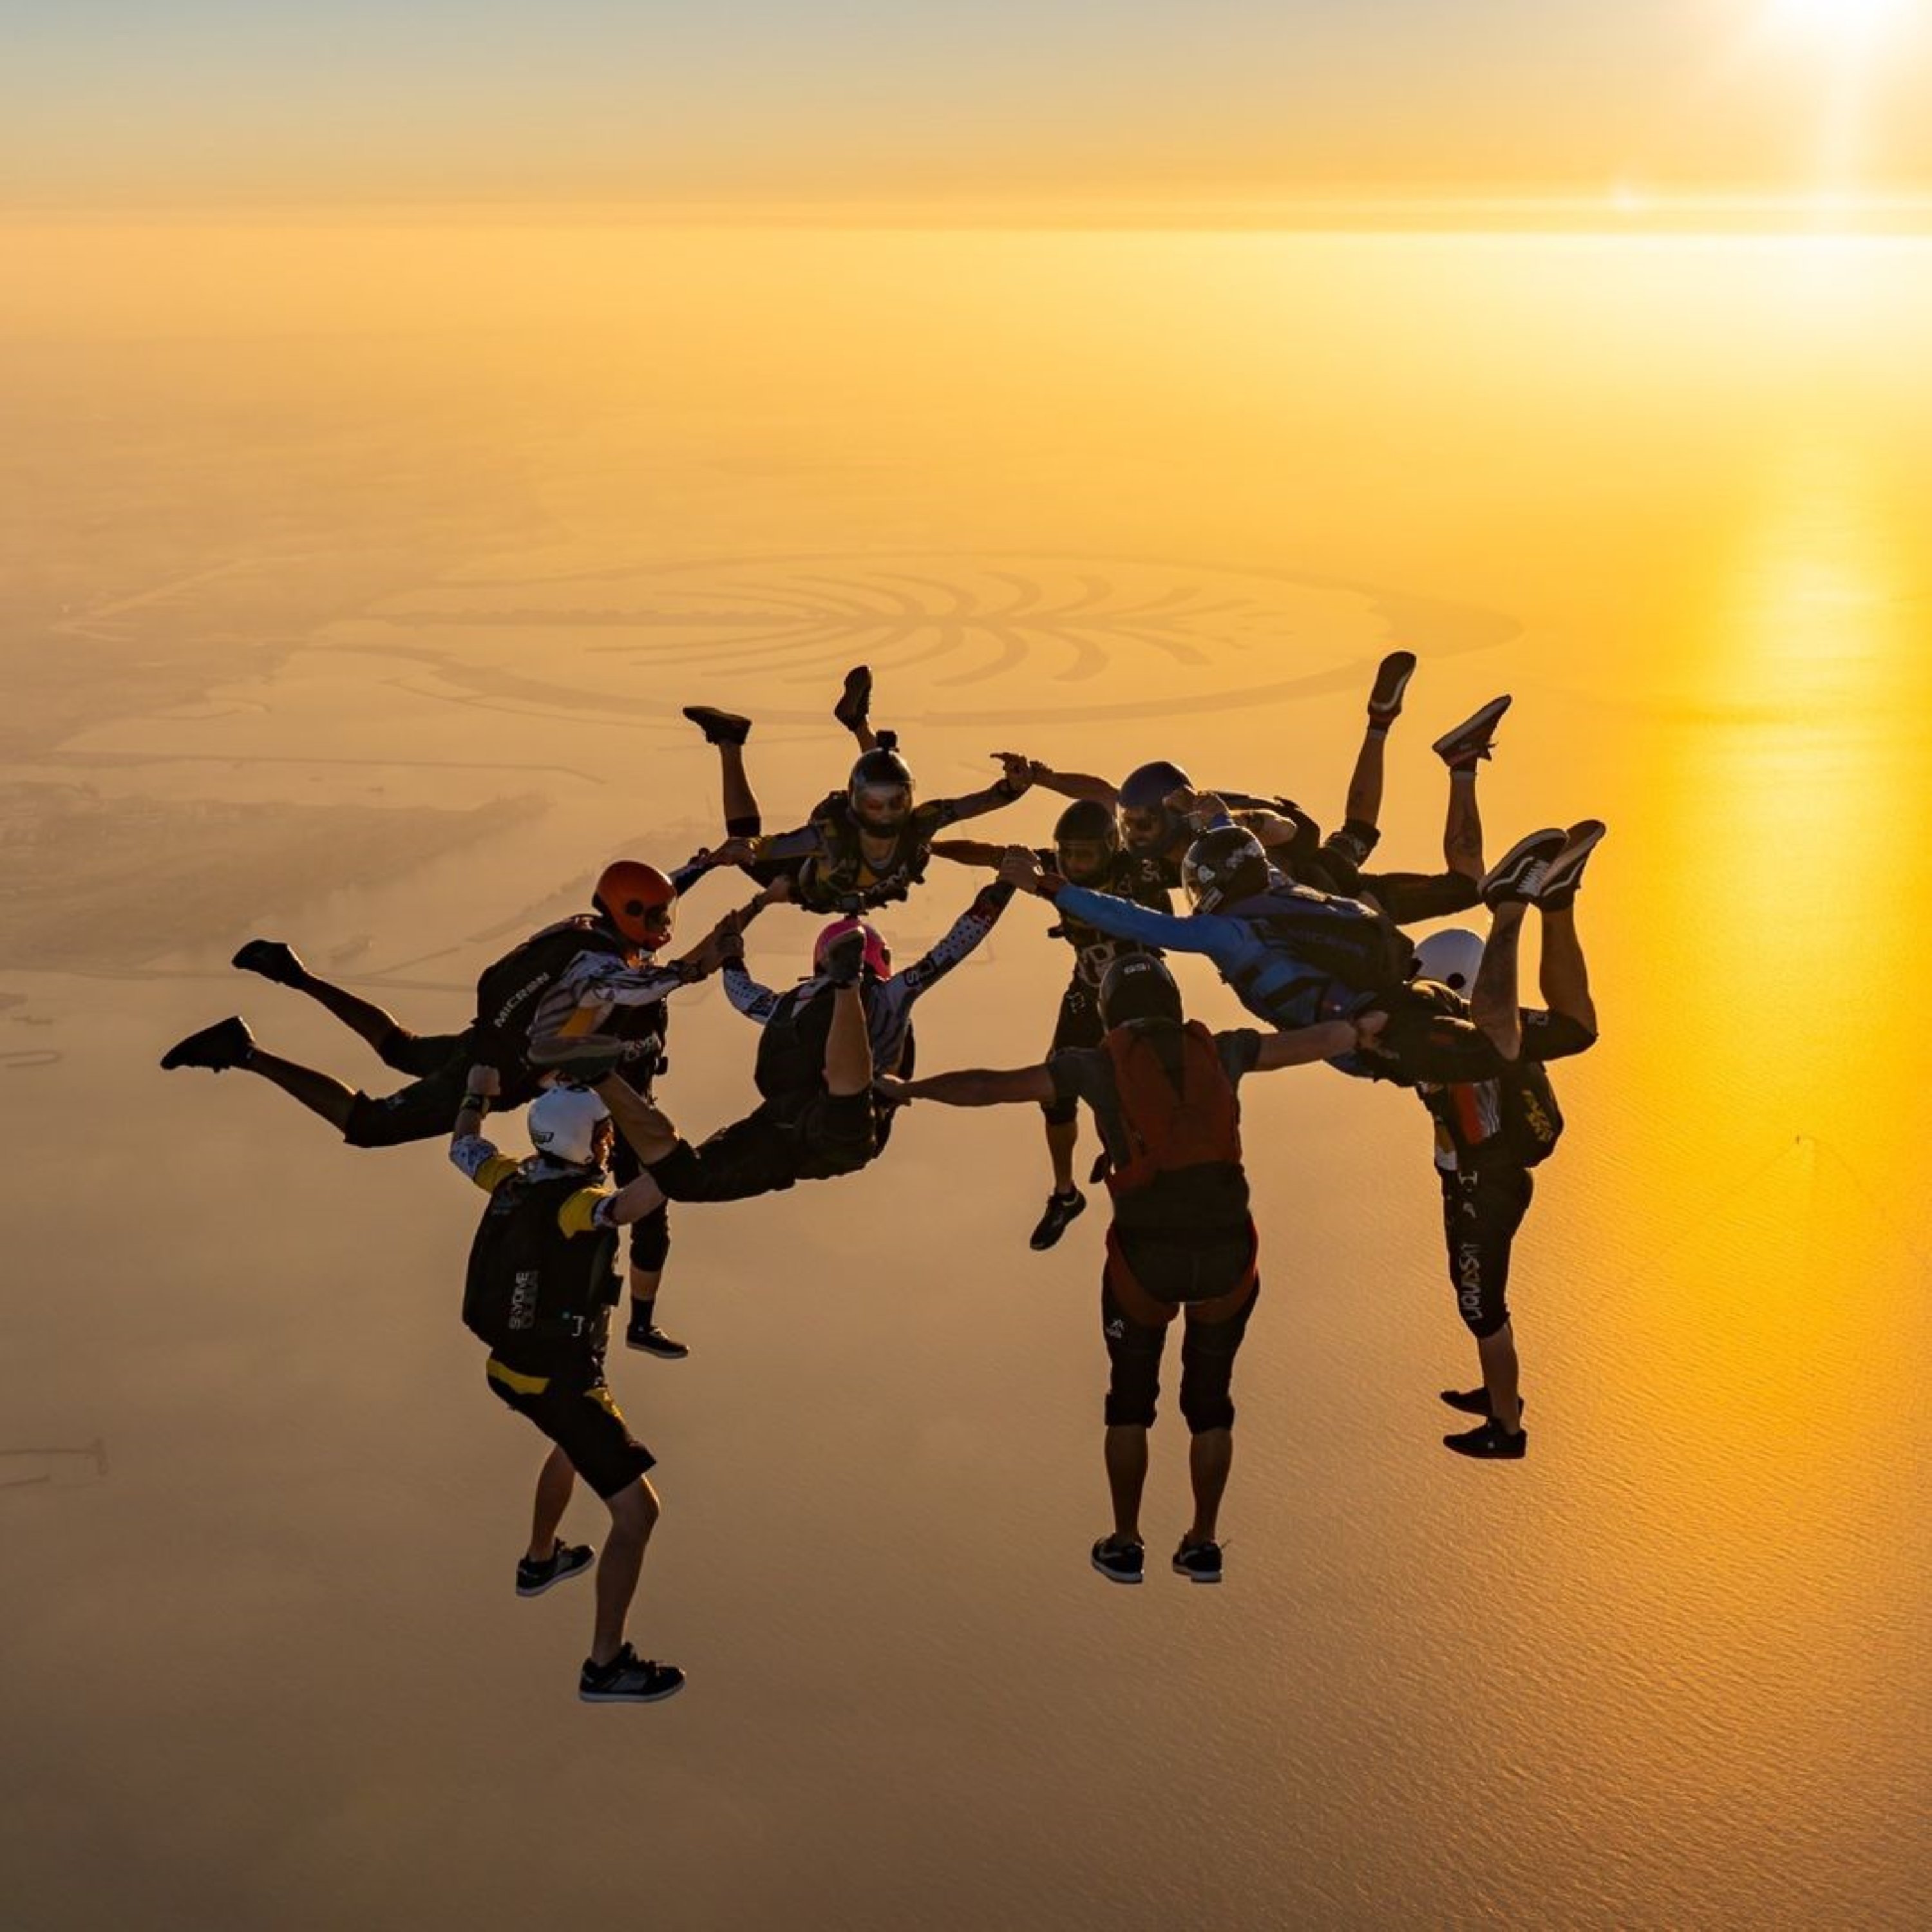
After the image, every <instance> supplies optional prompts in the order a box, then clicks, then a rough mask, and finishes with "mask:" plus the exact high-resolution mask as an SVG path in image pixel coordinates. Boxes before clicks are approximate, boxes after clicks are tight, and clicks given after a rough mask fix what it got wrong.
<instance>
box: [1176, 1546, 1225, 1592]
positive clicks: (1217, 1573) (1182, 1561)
mask: <svg viewBox="0 0 1932 1932" xmlns="http://www.w3.org/2000/svg"><path fill="white" fill-rule="evenodd" d="M1174 1574H1175V1575H1176V1576H1177V1577H1186V1578H1187V1580H1188V1581H1189V1582H1190V1583H1220V1580H1221V1546H1220V1544H1218V1543H1190V1542H1189V1541H1188V1540H1187V1538H1186V1537H1183V1538H1181V1547H1180V1548H1179V1549H1178V1550H1176V1551H1175V1553H1174Z"/></svg>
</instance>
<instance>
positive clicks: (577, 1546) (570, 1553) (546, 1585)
mask: <svg viewBox="0 0 1932 1932" xmlns="http://www.w3.org/2000/svg"><path fill="white" fill-rule="evenodd" d="M596 1560H597V1553H596V1551H595V1550H593V1549H592V1548H591V1547H590V1545H589V1544H587V1543H566V1542H565V1541H564V1540H563V1538H562V1537H560V1536H559V1538H556V1542H555V1544H553V1547H552V1548H551V1550H550V1554H549V1556H547V1557H545V1558H544V1560H543V1561H542V1562H540V1563H532V1562H531V1561H530V1559H529V1558H528V1557H527V1556H520V1557H519V1558H518V1559H517V1595H518V1596H520V1597H541V1595H543V1593H544V1592H545V1591H546V1590H547V1589H551V1588H553V1586H555V1585H556V1584H559V1583H562V1582H563V1581H564V1580H565V1579H566V1578H568V1577H577V1576H581V1575H582V1574H583V1572H584V1571H586V1570H588V1569H589V1568H590V1566H591V1565H592V1563H594V1562H595V1561H596Z"/></svg>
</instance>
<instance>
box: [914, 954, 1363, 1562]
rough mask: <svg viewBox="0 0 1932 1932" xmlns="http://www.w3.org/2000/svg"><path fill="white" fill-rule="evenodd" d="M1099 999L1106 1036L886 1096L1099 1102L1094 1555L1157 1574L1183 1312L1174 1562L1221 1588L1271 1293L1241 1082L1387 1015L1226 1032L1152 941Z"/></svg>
mask: <svg viewBox="0 0 1932 1932" xmlns="http://www.w3.org/2000/svg"><path fill="white" fill-rule="evenodd" d="M1100 1011H1101V1017H1102V1022H1103V1027H1104V1028H1105V1031H1104V1033H1103V1037H1102V1038H1101V1040H1100V1043H1098V1045H1097V1046H1091V1047H1074V1048H1069V1049H1066V1050H1064V1051H1063V1052H1058V1053H1055V1054H1054V1055H1052V1056H1051V1058H1049V1059H1048V1060H1047V1061H1046V1062H1045V1064H1043V1065H1040V1066H1037V1067H1022V1068H1017V1069H1014V1070H1010V1071H1004V1072H995V1071H992V1070H972V1071H967V1072H961V1073H940V1074H935V1075H931V1076H927V1077H926V1078H924V1079H916V1080H911V1081H896V1080H891V1079H887V1080H884V1081H883V1082H881V1083H880V1085H881V1090H882V1091H883V1094H884V1095H885V1097H886V1099H887V1100H889V1101H892V1102H895V1103H904V1102H908V1101H917V1100H936V1101H938V1102H940V1103H942V1104H943V1105H945V1106H954V1107H984V1106H995V1105H997V1104H998V1103H1002V1102H1010V1103H1033V1104H1036V1105H1040V1106H1044V1105H1046V1103H1047V1102H1049V1100H1055V1099H1066V1100H1076V1101H1077V1100H1085V1102H1086V1103H1088V1106H1090V1107H1091V1109H1093V1111H1094V1121H1095V1124H1096V1126H1097V1128H1098V1130H1099V1132H1100V1138H1101V1140H1102V1142H1103V1145H1105V1147H1106V1151H1107V1154H1108V1158H1109V1173H1108V1178H1107V1186H1108V1189H1109V1193H1111V1194H1112V1197H1113V1205H1114V1217H1113V1220H1112V1225H1111V1226H1109V1229H1108V1231H1107V1253H1106V1262H1105V1264H1104V1265H1103V1269H1102V1272H1101V1280H1100V1323H1101V1332H1102V1334H1103V1337H1105V1339H1106V1346H1107V1355H1108V1361H1109V1380H1108V1388H1107V1402H1106V1470H1107V1484H1108V1488H1109V1492H1110V1493H1111V1495H1112V1502H1113V1511H1114V1527H1113V1529H1112V1533H1111V1534H1109V1535H1106V1536H1103V1537H1102V1538H1100V1540H1099V1541H1097V1543H1095V1544H1094V1547H1093V1551H1092V1562H1093V1565H1094V1568H1095V1569H1096V1570H1097V1571H1099V1572H1100V1574H1101V1575H1102V1576H1103V1577H1106V1578H1107V1579H1108V1580H1109V1581H1110V1582H1112V1583H1139V1582H1140V1581H1141V1580H1142V1574H1143V1571H1144V1568H1145V1543H1144V1540H1143V1538H1142V1534H1141V1523H1140V1508H1141V1499H1142V1491H1143V1490H1144V1489H1145V1485H1146V1482H1147V1469H1148V1430H1149V1429H1150V1428H1151V1427H1152V1425H1153V1423H1154V1412H1155V1404H1156V1400H1157V1397H1158V1395H1159V1394H1160V1358H1161V1353H1162V1350H1163V1347H1164V1346H1165V1343H1166V1338H1167V1330H1168V1326H1169V1324H1170V1323H1171V1322H1172V1321H1173V1320H1174V1319H1175V1316H1176V1315H1177V1314H1181V1315H1183V1316H1184V1321H1185V1327H1184V1339H1183V1341H1182V1345H1181V1414H1182V1415H1183V1416H1184V1417H1185V1418H1186V1419H1187V1427H1188V1431H1189V1434H1190V1444H1189V1451H1188V1473H1189V1475H1190V1478H1191V1481H1192V1484H1193V1495H1194V1516H1193V1521H1192V1522H1191V1523H1190V1524H1189V1526H1188V1527H1187V1531H1186V1532H1185V1533H1184V1535H1183V1536H1182V1537H1181V1541H1180V1545H1179V1547H1178V1548H1177V1549H1176V1550H1175V1554H1174V1569H1175V1574H1177V1575H1178V1576H1181V1577H1187V1579H1188V1580H1190V1582H1193V1583H1220V1580H1221V1572H1222V1556H1221V1547H1220V1543H1219V1541H1217V1537H1218V1534H1219V1520H1220V1505H1221V1499H1222V1496H1223V1492H1224V1491H1225V1490H1226V1487H1227V1483H1228V1476H1229V1471H1230V1469H1232V1466H1233V1462H1234V1453H1235V1440H1234V1426H1235V1405H1234V1402H1233V1399H1232V1394H1231V1385H1232V1377H1233V1373H1234V1367H1235V1355H1236V1353H1237V1352H1238V1350H1239V1349H1240V1348H1241V1340H1242V1337H1243V1336H1244V1334H1245V1333H1246V1332H1247V1324H1248V1318H1249V1316H1250V1313H1252V1311H1253V1306H1254V1300H1255V1296H1256V1292H1257V1291H1258V1290H1259V1287H1260V1274H1259V1253H1260V1246H1259V1237H1258V1236H1257V1235H1256V1230H1255V1223H1254V1219H1253V1215H1252V1214H1250V1211H1249V1205H1248V1183H1247V1175H1246V1173H1245V1172H1244V1169H1243V1167H1242V1164H1241V1127H1240V1120H1241V1107H1240V1103H1239V1101H1238V1098H1237V1097H1236V1091H1235V1090H1236V1088H1238V1085H1240V1082H1241V1079H1242V1078H1243V1076H1245V1075H1247V1074H1249V1073H1263V1072H1268V1071H1271V1070H1274V1069H1275V1068H1277V1067H1298V1066H1304V1065H1307V1064H1308V1063H1310V1061H1317V1060H1325V1059H1329V1058H1333V1057H1334V1056H1336V1055H1339V1054H1342V1053H1345V1052H1349V1051H1351V1050H1352V1049H1358V1048H1361V1047H1364V1046H1367V1045H1370V1044H1371V1043H1373V1040H1374V1039H1375V1037H1376V1031H1377V1028H1378V1026H1379V1018H1380V1016H1379V1015H1375V1014H1363V1015H1360V1016H1357V1017H1356V1018H1355V1019H1331V1020H1328V1021H1326V1022H1322V1024H1320V1025H1315V1026H1311V1027H1308V1028H1303V1029H1301V1031H1296V1032H1292V1033H1275V1034H1259V1033H1256V1032H1253V1031H1249V1030H1247V1029H1243V1030H1241V1031H1235V1032H1229V1033H1219V1034H1214V1033H1210V1032H1209V1031H1208V1029H1207V1028H1205V1026H1203V1025H1201V1023H1200V1022H1199V1021H1194V1022H1187V1020H1186V1019H1184V1015H1183V1013H1182V1010H1181V991H1180V989H1179V988H1178V986H1176V985H1175V981H1174V977H1173V975H1172V974H1171V973H1169V971H1168V969H1167V967H1166V964H1165V962H1163V961H1162V960H1160V959H1157V958H1156V957H1154V956H1152V955H1151V954H1148V953H1133V954H1129V955H1127V956H1125V957H1124V958H1122V959H1117V960H1116V961H1115V962H1114V963H1113V964H1112V965H1111V966H1109V968H1108V969H1107V972H1106V977H1105V978H1104V979H1103V981H1102V982H1101V986H1100Z"/></svg>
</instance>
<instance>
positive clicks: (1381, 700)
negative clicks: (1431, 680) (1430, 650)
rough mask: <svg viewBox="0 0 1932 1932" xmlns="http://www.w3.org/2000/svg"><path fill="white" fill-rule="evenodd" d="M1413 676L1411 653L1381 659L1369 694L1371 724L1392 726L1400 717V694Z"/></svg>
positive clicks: (1413, 667)
mask: <svg viewBox="0 0 1932 1932" xmlns="http://www.w3.org/2000/svg"><path fill="white" fill-rule="evenodd" d="M1413 676H1415V652H1413V651H1391V652H1389V654H1388V656H1387V657H1385V658H1383V659H1382V663H1381V664H1380V665H1379V667H1377V669H1376V681H1375V683H1374V685H1373V687H1372V688H1370V692H1369V722H1370V724H1394V722H1395V721H1396V720H1397V718H1400V716H1401V715H1402V694H1403V692H1404V691H1406V690H1407V689H1408V688H1409V679H1411V678H1412V677H1413ZM1504 701H1505V703H1507V702H1508V700H1507V699H1505V700H1504Z"/></svg>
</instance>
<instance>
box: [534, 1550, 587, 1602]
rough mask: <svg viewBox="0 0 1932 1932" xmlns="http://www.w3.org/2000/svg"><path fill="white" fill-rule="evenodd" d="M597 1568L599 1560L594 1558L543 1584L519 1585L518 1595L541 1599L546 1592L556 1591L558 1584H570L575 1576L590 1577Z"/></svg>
mask: <svg viewBox="0 0 1932 1932" xmlns="http://www.w3.org/2000/svg"><path fill="white" fill-rule="evenodd" d="M596 1567H597V1559H596V1558H595V1556H592V1558H591V1559H590V1561H589V1562H588V1563H580V1564H579V1565H577V1568H575V1569H574V1570H566V1571H564V1573H563V1574H562V1576H560V1577H548V1578H546V1579H545V1580H544V1582H542V1583H533V1584H530V1585H528V1586H526V1585H524V1584H522V1583H519V1584H518V1585H517V1595H518V1596H520V1597H541V1595H543V1593H544V1592H545V1591H546V1590H554V1589H556V1586H558V1584H559V1583H568V1582H569V1581H570V1580H571V1578H572V1577H587V1576H589V1574H590V1572H591V1571H592V1570H594V1569H595V1568H596Z"/></svg>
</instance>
